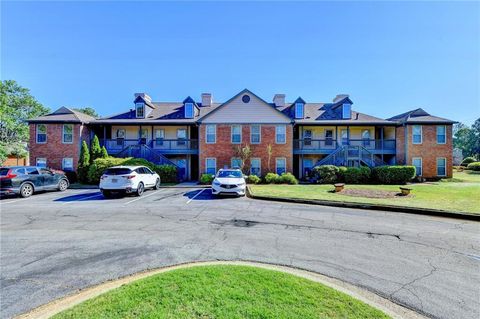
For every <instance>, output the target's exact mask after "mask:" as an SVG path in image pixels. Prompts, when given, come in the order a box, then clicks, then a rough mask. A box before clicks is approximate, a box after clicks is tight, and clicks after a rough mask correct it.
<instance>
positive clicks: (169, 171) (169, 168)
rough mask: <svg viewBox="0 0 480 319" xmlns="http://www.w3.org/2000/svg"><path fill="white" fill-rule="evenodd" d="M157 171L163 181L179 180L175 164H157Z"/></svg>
mask: <svg viewBox="0 0 480 319" xmlns="http://www.w3.org/2000/svg"><path fill="white" fill-rule="evenodd" d="M156 172H157V173H158V175H160V180H161V181H162V183H176V182H178V175H177V174H178V170H177V167H176V166H174V165H169V164H164V165H157V166H156Z"/></svg>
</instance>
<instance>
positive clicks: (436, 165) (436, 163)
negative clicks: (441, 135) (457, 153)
mask: <svg viewBox="0 0 480 319" xmlns="http://www.w3.org/2000/svg"><path fill="white" fill-rule="evenodd" d="M439 159H443V160H444V162H445V174H443V175H440V174H438V167H439V166H438V160H439ZM435 167H436V169H437V176H440V177H444V176H447V158H446V157H437V159H436V160H435Z"/></svg>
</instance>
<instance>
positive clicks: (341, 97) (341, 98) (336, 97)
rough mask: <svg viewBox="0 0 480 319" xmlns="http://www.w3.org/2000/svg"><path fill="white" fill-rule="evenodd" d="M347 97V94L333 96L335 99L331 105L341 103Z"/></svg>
mask: <svg viewBox="0 0 480 319" xmlns="http://www.w3.org/2000/svg"><path fill="white" fill-rule="evenodd" d="M347 97H348V94H337V96H335V98H334V99H333V103H337V102H338V101H341V100H343V99H344V98H347Z"/></svg>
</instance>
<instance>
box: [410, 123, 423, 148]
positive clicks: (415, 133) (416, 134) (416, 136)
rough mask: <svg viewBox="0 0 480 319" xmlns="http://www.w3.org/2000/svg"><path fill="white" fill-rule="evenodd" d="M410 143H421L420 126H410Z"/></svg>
mask: <svg viewBox="0 0 480 319" xmlns="http://www.w3.org/2000/svg"><path fill="white" fill-rule="evenodd" d="M412 144H422V126H421V125H414V126H413V127H412Z"/></svg>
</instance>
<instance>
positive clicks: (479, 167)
mask: <svg viewBox="0 0 480 319" xmlns="http://www.w3.org/2000/svg"><path fill="white" fill-rule="evenodd" d="M467 168H468V169H470V170H472V171H477V172H478V171H480V162H473V163H470V164H468V166H467Z"/></svg>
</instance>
